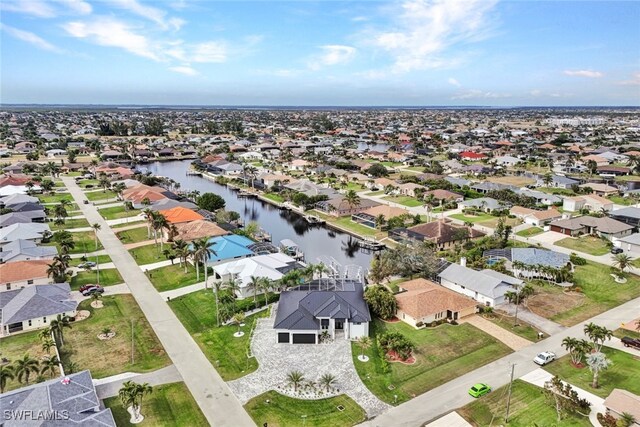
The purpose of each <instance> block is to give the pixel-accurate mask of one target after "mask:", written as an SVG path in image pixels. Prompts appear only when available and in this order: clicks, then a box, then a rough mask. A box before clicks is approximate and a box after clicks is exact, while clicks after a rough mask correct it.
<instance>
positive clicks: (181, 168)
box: [138, 160, 372, 272]
mask: <svg viewBox="0 0 640 427" xmlns="http://www.w3.org/2000/svg"><path fill="white" fill-rule="evenodd" d="M190 165H191V160H179V161H171V162H154V163H150V164H148V165H138V169H140V170H141V171H144V170H149V171H150V172H151V173H152V174H153V175H157V176H165V177H167V178H171V179H173V180H175V181H176V182H179V183H180V190H183V191H192V190H198V191H199V192H200V193H205V192H209V193H215V194H218V195H219V196H221V197H223V198H224V200H225V201H226V207H225V209H226V210H231V211H236V212H238V213H239V214H240V216H241V217H242V219H243V220H244V222H245V224H246V223H248V222H250V221H256V222H258V224H260V226H261V227H262V228H264V229H265V230H266V231H267V232H268V233H269V234H271V236H272V239H273V244H274V245H276V246H278V243H279V242H280V240H283V239H291V240H293V241H294V242H295V243H297V244H298V246H300V248H301V249H302V250H303V251H304V254H305V259H306V261H307V262H308V263H314V264H315V263H317V262H319V260H320V257H330V258H333V259H334V260H335V261H337V262H338V263H339V264H340V265H342V266H343V267H346V266H348V265H357V266H360V267H362V268H363V272H364V271H365V270H367V269H368V268H369V266H370V264H371V258H372V254H371V253H367V252H365V251H363V250H361V249H359V248H358V246H357V244H356V239H355V238H353V237H352V236H350V235H348V234H345V233H341V232H339V231H333V230H330V229H327V228H326V227H324V226H319V225H310V224H309V223H307V221H305V220H304V218H302V217H301V216H300V215H298V214H296V213H294V212H290V211H284V210H280V209H278V208H277V207H275V206H273V205H271V204H269V203H266V202H263V201H261V200H258V199H254V198H251V199H247V198H238V197H236V192H234V191H231V190H230V189H228V188H227V187H226V186H223V185H219V184H216V183H215V182H213V181H211V180H209V179H206V178H202V177H199V176H194V175H187V170H188V169H189V166H190Z"/></svg>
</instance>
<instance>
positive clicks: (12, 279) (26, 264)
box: [0, 259, 53, 292]
mask: <svg viewBox="0 0 640 427" xmlns="http://www.w3.org/2000/svg"><path fill="white" fill-rule="evenodd" d="M50 262H51V261H49V260H46V259H44V260H34V261H16V262H8V263H5V264H0V292H5V291H11V290H14V289H19V288H24V287H28V286H31V285H46V284H48V283H52V282H53V280H52V279H51V278H49V276H48V274H47V270H48V268H49V266H48V264H49V263H50Z"/></svg>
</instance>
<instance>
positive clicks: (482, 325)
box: [459, 314, 532, 351]
mask: <svg viewBox="0 0 640 427" xmlns="http://www.w3.org/2000/svg"><path fill="white" fill-rule="evenodd" d="M459 322H460V323H468V324H470V325H473V326H475V327H476V328H478V329H480V330H481V331H482V332H486V333H487V334H489V335H491V336H492V337H494V338H495V339H497V340H498V341H502V342H503V343H504V344H506V345H507V346H509V347H510V348H511V349H512V350H516V351H518V350H520V349H522V348H525V347H526V346H528V345H531V344H532V343H531V341H529V340H527V339H524V338H522V337H521V336H519V335H516V334H514V333H513V332H510V331H507V330H506V329H505V328H502V327H500V326H498V325H496V324H495V323H493V322H490V321H489V320H487V319H485V318H483V317H482V316H480V315H477V314H474V315H473V316H468V317H465V318H464V319H460V321H459Z"/></svg>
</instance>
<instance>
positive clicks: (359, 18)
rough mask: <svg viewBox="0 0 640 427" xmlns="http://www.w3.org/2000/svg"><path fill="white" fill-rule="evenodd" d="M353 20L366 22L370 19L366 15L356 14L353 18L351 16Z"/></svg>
mask: <svg viewBox="0 0 640 427" xmlns="http://www.w3.org/2000/svg"><path fill="white" fill-rule="evenodd" d="M351 20H352V21H353V22H365V21H368V20H369V18H367V17H366V16H354V17H353V18H351Z"/></svg>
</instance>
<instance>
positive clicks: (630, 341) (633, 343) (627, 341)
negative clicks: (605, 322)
mask: <svg viewBox="0 0 640 427" xmlns="http://www.w3.org/2000/svg"><path fill="white" fill-rule="evenodd" d="M620 341H622V344H624V346H625V347H633V348H637V349H638V350H640V339H636V338H631V337H622V339H621V340H620Z"/></svg>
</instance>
